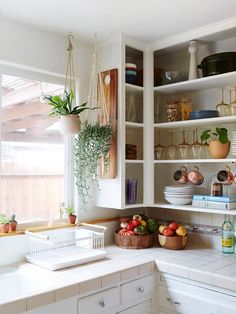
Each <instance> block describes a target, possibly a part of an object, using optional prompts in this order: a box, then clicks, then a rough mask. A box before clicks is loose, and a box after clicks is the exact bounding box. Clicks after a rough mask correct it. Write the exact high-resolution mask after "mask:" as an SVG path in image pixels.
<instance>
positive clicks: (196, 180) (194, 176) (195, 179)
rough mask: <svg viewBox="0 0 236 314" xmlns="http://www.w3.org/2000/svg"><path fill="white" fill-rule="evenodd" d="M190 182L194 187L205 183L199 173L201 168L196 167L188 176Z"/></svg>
mask: <svg viewBox="0 0 236 314" xmlns="http://www.w3.org/2000/svg"><path fill="white" fill-rule="evenodd" d="M188 181H189V182H191V183H192V184H194V185H200V184H202V183H203V181H204V177H203V175H202V174H201V173H200V172H199V168H198V167H197V166H194V170H192V171H190V172H189V174H188Z"/></svg>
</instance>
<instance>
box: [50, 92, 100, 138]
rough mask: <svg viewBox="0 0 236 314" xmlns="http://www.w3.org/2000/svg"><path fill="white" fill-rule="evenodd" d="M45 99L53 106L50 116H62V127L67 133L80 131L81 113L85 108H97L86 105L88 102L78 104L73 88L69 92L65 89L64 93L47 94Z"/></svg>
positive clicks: (63, 131)
mask: <svg viewBox="0 0 236 314" xmlns="http://www.w3.org/2000/svg"><path fill="white" fill-rule="evenodd" d="M44 100H45V101H46V102H47V103H48V104H49V105H50V106H52V110H51V112H50V113H49V116H54V117H60V129H61V132H62V133H63V134H65V135H69V134H76V133H79V131H80V117H79V115H80V114H81V113H82V112H83V111H84V110H94V109H97V108H89V107H86V105H87V102H85V103H83V104H82V105H76V104H75V93H74V91H73V90H72V89H71V90H69V92H68V91H66V90H65V91H64V94H62V95H46V96H44Z"/></svg>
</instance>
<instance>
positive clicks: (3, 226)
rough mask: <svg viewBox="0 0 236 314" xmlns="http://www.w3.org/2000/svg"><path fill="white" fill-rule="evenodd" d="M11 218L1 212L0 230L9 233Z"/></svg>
mask: <svg viewBox="0 0 236 314" xmlns="http://www.w3.org/2000/svg"><path fill="white" fill-rule="evenodd" d="M9 222H10V219H9V218H8V217H7V215H5V214H0V230H1V232H3V233H8V232H9V229H10V224H9Z"/></svg>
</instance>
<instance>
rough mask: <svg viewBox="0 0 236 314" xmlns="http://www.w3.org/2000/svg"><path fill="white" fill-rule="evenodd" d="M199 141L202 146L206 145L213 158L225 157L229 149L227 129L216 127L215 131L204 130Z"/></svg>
mask: <svg viewBox="0 0 236 314" xmlns="http://www.w3.org/2000/svg"><path fill="white" fill-rule="evenodd" d="M201 141H202V143H203V144H208V146H209V152H210V154H211V156H212V157H213V158H215V159H219V158H226V157H227V155H228V153H229V149H230V141H229V138H228V130H227V129H225V128H218V127H217V128H216V129H215V131H214V130H211V129H208V130H205V131H203V132H202V135H201Z"/></svg>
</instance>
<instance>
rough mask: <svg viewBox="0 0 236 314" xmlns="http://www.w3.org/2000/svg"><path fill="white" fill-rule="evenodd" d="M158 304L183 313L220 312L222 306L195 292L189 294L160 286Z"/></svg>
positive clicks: (218, 313) (216, 313) (204, 313)
mask: <svg viewBox="0 0 236 314" xmlns="http://www.w3.org/2000/svg"><path fill="white" fill-rule="evenodd" d="M158 305H159V307H163V308H165V309H168V310H171V311H174V313H182V314H189V313H191V314H200V313H201V314H208V313H214V314H220V313H221V312H220V307H219V305H217V304H214V303H213V302H212V301H210V300H205V299H203V298H202V297H198V296H197V295H194V294H188V293H185V292H181V291H179V290H175V289H167V288H165V287H159V289H158Z"/></svg>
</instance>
